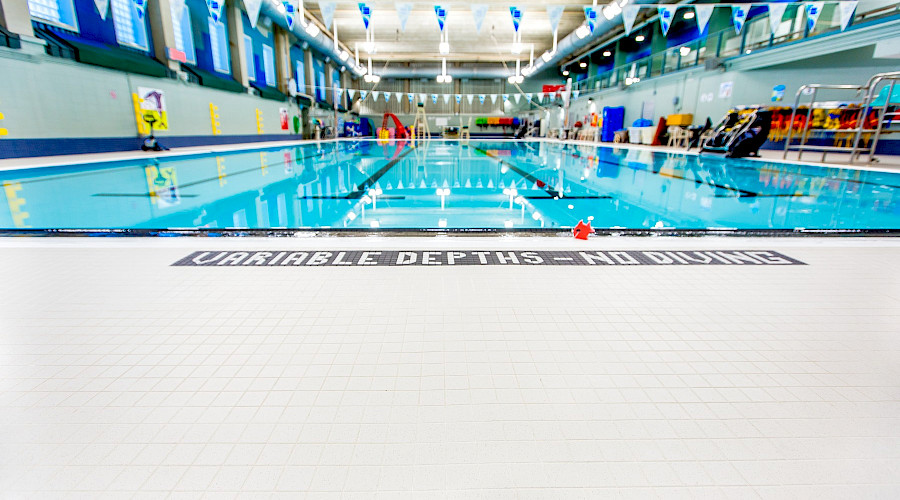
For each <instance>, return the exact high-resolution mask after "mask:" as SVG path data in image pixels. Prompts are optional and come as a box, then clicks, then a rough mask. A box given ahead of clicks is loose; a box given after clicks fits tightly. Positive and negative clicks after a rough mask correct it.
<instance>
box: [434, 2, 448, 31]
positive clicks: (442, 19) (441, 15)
mask: <svg viewBox="0 0 900 500" xmlns="http://www.w3.org/2000/svg"><path fill="white" fill-rule="evenodd" d="M434 14H435V15H436V16H437V20H438V26H439V27H440V28H441V31H444V23H446V22H447V8H446V7H441V6H440V5H435V6H434Z"/></svg>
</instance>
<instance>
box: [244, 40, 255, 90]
mask: <svg viewBox="0 0 900 500" xmlns="http://www.w3.org/2000/svg"><path fill="white" fill-rule="evenodd" d="M244 56H245V57H246V63H247V79H248V80H250V81H251V82H255V81H256V60H255V59H253V38H250V35H244Z"/></svg>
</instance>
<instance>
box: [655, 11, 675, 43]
mask: <svg viewBox="0 0 900 500" xmlns="http://www.w3.org/2000/svg"><path fill="white" fill-rule="evenodd" d="M677 8H678V7H675V6H674V5H664V6H663V5H660V6H659V7H657V10H658V12H659V27H660V28H662V32H663V36H666V35H667V34H668V33H669V28H670V27H671V26H672V21H673V20H674V19H675V9H677Z"/></svg>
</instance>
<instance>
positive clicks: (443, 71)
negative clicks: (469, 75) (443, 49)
mask: <svg viewBox="0 0 900 500" xmlns="http://www.w3.org/2000/svg"><path fill="white" fill-rule="evenodd" d="M452 81H453V77H452V76H450V75H448V74H447V58H446V57H444V58H441V74H440V75H438V76H437V82H438V83H450V82H452Z"/></svg>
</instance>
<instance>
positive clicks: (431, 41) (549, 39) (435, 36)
mask: <svg viewBox="0 0 900 500" xmlns="http://www.w3.org/2000/svg"><path fill="white" fill-rule="evenodd" d="M367 3H368V4H369V5H370V6H372V10H373V12H372V21H371V24H370V26H372V27H374V33H375V44H376V53H375V54H373V55H372V59H373V61H374V60H377V61H390V62H392V63H393V62H400V63H405V62H421V61H440V59H441V57H442V56H440V55H439V53H438V43H440V28H439V27H438V22H437V16H436V15H435V13H434V5H435V3H438V4H439V5H441V6H442V7H445V8H447V9H448V13H447V21H446V24H445V31H446V32H447V34H448V36H449V40H450V50H451V52H450V55H449V56H447V60H448V61H449V62H454V61H456V62H495V61H515V60H516V56H515V55H513V54H512V53H511V49H512V39H513V33H514V30H513V24H512V18H511V16H510V13H509V7H510V5H515V6H516V7H518V8H520V9H523V10H524V14H523V19H522V23H521V25H520V27H519V31H520V33H521V34H522V44H523V45H524V50H523V51H522V54H521V56H519V57H521V58H522V60H523V63H527V59H528V58H529V57H530V49H531V45H532V44H533V45H534V56H535V58H537V57H540V55H541V53H543V52H544V51H545V50H548V49H550V48H551V47H552V45H553V32H552V31H551V30H550V21H549V20H548V16H547V6H548V5H564V6H565V7H566V8H565V10H564V11H563V15H562V18H561V20H560V23H559V39H560V40H562V39H563V38H564V37H565V36H566V35H568V34H569V33H571V32H572V31H574V30H575V28H577V27H578V26H579V25H580V24H581V23H582V22H583V21H584V11H583V7H584V6H585V5H590V4H591V3H590V2H586V3H582V4H578V3H573V2H571V1H568V2H567V1H565V0H544V1H535V0H527V1H520V2H514V3H511V2H510V1H505V2H490V1H488V2H479V3H485V4H488V5H490V7H489V9H488V13H487V15H486V16H485V20H484V24H483V25H482V27H481V32H480V33H478V32H476V30H475V20H474V17H473V16H472V10H471V4H470V3H450V4H445V3H440V2H435V3H413V11H412V13H411V14H410V17H409V21H408V22H407V24H406V30H405V31H403V32H401V31H400V19H399V17H398V16H397V11H396V7H395V3H394V2H392V1H375V2H367ZM304 6H305V9H306V10H307V12H308V13H309V14H312V15H314V16H315V17H316V18H317V19H319V20H322V15H321V13H320V12H319V5H318V2H314V1H306V2H304ZM334 19H335V22H336V23H337V25H338V28H337V29H338V38H339V39H340V41H341V42H343V43H345V44H346V45H347V46H349V47H350V48H351V49H353V48H354V46H355V44H356V43H359V45H360V57H361V58H364V57H365V54H366V53H365V51H364V50H363V48H362V46H363V43H364V42H365V38H366V35H365V26H364V25H363V21H362V16H361V15H360V13H359V7H358V6H357V3H356V2H352V3H350V2H338V4H337V11H336V12H335V16H334ZM329 28H331V27H329Z"/></svg>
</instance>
